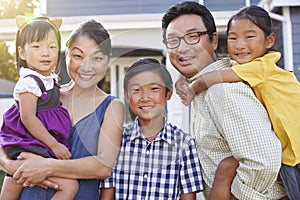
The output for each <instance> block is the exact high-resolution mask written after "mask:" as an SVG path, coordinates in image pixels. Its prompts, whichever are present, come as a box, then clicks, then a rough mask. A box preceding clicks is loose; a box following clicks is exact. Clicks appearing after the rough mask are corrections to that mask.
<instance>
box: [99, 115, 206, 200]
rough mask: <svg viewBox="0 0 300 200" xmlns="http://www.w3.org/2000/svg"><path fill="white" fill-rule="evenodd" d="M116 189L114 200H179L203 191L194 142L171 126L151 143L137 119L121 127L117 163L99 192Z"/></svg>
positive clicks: (166, 125)
mask: <svg viewBox="0 0 300 200" xmlns="http://www.w3.org/2000/svg"><path fill="white" fill-rule="evenodd" d="M104 187H105V188H109V187H115V197H116V199H147V200H148V199H172V200H174V199H179V195H180V194H185V193H190V192H199V191H202V190H203V189H204V188H203V181H202V175H201V168H200V163H199V160H198V155H197V151H196V146H195V142H194V139H193V138H192V137H191V136H190V135H189V134H186V133H184V132H183V131H182V130H180V129H178V128H177V127H176V126H173V125H171V124H170V123H165V125H164V128H163V129H162V131H161V132H160V133H159V134H158V135H157V137H156V138H155V139H154V140H153V141H149V140H148V139H146V138H145V137H144V135H143V134H142V131H141V129H140V127H139V126H138V121H137V119H136V120H135V121H134V122H133V123H131V124H129V125H127V126H126V127H124V129H123V138H122V145H121V149H120V154H119V158H118V162H117V164H116V167H115V169H114V170H113V173H112V175H111V176H110V177H109V178H107V179H105V180H104V182H101V183H100V188H104Z"/></svg>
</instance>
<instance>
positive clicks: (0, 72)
mask: <svg viewBox="0 0 300 200" xmlns="http://www.w3.org/2000/svg"><path fill="white" fill-rule="evenodd" d="M37 5H38V1H37V0H0V19H7V18H15V17H16V16H17V15H25V16H28V17H32V16H33V12H34V9H35V8H36V7H37ZM0 28H1V27H0ZM0 78H2V79H6V80H11V81H14V82H16V81H17V79H18V73H17V71H16V69H15V54H11V53H10V52H9V46H8V45H7V43H6V41H3V40H0Z"/></svg>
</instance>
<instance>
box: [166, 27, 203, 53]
mask: <svg viewBox="0 0 300 200" xmlns="http://www.w3.org/2000/svg"><path fill="white" fill-rule="evenodd" d="M194 33H197V34H198V40H197V42H192V43H188V42H187V41H186V39H185V37H186V36H188V35H190V34H194ZM206 34H208V31H197V32H191V33H187V34H185V35H184V36H181V37H174V38H177V39H178V45H177V46H174V47H171V48H170V47H168V42H167V40H168V39H167V38H165V39H164V40H163V43H164V44H165V45H166V47H167V48H168V49H176V48H177V47H179V45H180V43H181V40H182V39H183V40H184V42H185V43H186V44H187V45H194V44H197V43H199V42H200V39H201V35H206Z"/></svg>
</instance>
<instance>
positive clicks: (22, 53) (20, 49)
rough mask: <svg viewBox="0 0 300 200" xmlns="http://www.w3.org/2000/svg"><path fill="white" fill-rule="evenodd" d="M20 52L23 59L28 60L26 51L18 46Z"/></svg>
mask: <svg viewBox="0 0 300 200" xmlns="http://www.w3.org/2000/svg"><path fill="white" fill-rule="evenodd" d="M18 53H19V57H20V58H21V59H22V60H26V59H25V51H24V49H23V48H22V47H20V46H18Z"/></svg>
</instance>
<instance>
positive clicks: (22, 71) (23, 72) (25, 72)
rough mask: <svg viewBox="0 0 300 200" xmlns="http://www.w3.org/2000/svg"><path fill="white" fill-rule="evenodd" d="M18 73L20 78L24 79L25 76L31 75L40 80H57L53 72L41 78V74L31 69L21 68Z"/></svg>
mask: <svg viewBox="0 0 300 200" xmlns="http://www.w3.org/2000/svg"><path fill="white" fill-rule="evenodd" d="M19 73H20V76H21V77H25V76H27V75H30V74H32V75H35V76H37V77H39V78H41V79H42V80H48V79H51V80H52V79H55V80H56V81H57V80H58V76H57V74H55V73H53V72H51V73H50V75H49V76H43V75H42V74H40V73H38V72H36V71H34V70H32V69H29V68H25V67H21V68H20V72H19Z"/></svg>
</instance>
